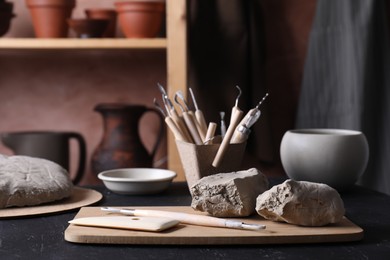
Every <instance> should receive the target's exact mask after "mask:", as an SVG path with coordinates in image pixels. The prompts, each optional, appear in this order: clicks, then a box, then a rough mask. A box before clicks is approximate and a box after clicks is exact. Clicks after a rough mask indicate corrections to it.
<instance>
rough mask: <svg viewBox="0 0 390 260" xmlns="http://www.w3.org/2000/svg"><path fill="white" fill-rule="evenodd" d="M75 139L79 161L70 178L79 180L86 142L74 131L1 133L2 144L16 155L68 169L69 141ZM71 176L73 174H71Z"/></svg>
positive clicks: (76, 181) (75, 182) (82, 167)
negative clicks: (38, 159)
mask: <svg viewBox="0 0 390 260" xmlns="http://www.w3.org/2000/svg"><path fill="white" fill-rule="evenodd" d="M71 139H75V140H76V141H77V143H78V147H79V163H78V168H77V171H76V174H74V177H73V178H72V181H73V183H74V184H77V183H79V182H80V180H81V179H82V177H83V174H84V170H85V159H86V158H85V157H86V144H85V140H84V138H83V136H82V135H80V134H79V133H76V132H54V131H29V132H10V133H2V134H1V140H2V142H3V144H4V145H5V146H7V147H9V148H10V149H12V150H13V152H14V154H16V155H27V156H31V157H38V158H43V159H47V160H50V161H53V162H55V163H57V164H59V165H61V166H62V167H63V168H65V169H66V170H68V171H69V154H70V152H69V142H70V140H71ZM71 176H73V175H71Z"/></svg>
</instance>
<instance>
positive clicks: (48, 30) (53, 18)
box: [26, 0, 76, 38]
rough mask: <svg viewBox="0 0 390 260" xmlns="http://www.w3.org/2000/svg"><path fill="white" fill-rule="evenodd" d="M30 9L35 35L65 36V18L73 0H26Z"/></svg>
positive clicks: (68, 15) (70, 13) (73, 2)
mask: <svg viewBox="0 0 390 260" xmlns="http://www.w3.org/2000/svg"><path fill="white" fill-rule="evenodd" d="M26 4H27V6H28V8H29V10H30V14H31V18H32V22H33V26H34V31H35V36H36V37H38V38H65V37H67V36H68V24H67V19H68V18H70V17H71V15H72V11H73V8H74V7H75V5H76V1H75V0H26Z"/></svg>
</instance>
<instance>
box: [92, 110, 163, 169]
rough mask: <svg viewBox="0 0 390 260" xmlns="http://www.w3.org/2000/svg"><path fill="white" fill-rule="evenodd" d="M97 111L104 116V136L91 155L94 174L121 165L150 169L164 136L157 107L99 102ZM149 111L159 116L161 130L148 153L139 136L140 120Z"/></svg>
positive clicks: (121, 166)
mask: <svg viewBox="0 0 390 260" xmlns="http://www.w3.org/2000/svg"><path fill="white" fill-rule="evenodd" d="M95 111H97V112H99V113H100V114H101V115H102V117H103V126H104V133H103V138H102V140H101V142H100V144H99V145H98V147H97V148H96V149H95V151H94V152H93V154H92V161H91V168H92V173H93V174H96V175H97V174H98V173H100V172H102V171H106V170H111V169H119V168H151V167H153V159H154V155H155V153H156V150H157V147H158V145H159V143H160V141H161V138H162V136H163V119H162V118H161V116H160V114H159V113H158V111H157V110H155V109H152V108H147V107H145V106H141V105H129V104H121V103H112V104H98V105H97V106H96V107H95ZM146 112H154V113H156V114H157V115H158V116H159V118H160V120H161V121H160V131H159V134H158V136H157V138H156V143H155V145H154V147H153V149H152V151H151V152H150V153H149V152H148V151H147V150H146V148H145V147H144V145H143V143H142V141H141V138H140V135H139V123H140V119H141V118H142V116H143V115H144V114H145V113H146Z"/></svg>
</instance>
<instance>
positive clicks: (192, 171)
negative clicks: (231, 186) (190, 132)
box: [176, 140, 246, 190]
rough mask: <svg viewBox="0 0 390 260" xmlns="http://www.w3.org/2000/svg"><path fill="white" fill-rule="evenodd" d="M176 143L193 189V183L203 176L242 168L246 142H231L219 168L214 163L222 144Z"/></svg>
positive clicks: (189, 185)
mask: <svg viewBox="0 0 390 260" xmlns="http://www.w3.org/2000/svg"><path fill="white" fill-rule="evenodd" d="M176 145H177V149H178V151H179V156H180V159H181V163H182V165H183V168H184V173H185V176H186V179H187V184H188V187H189V188H190V190H191V187H192V185H193V184H195V183H196V182H197V181H198V180H199V179H201V178H202V177H205V176H208V175H212V174H216V173H221V172H232V171H237V170H240V167H241V163H242V159H243V157H244V152H245V147H246V142H244V143H239V144H229V146H228V149H227V151H226V154H225V155H224V157H223V160H222V163H221V165H220V166H219V167H217V168H215V167H213V166H212V163H213V160H214V157H215V155H216V154H217V151H218V148H219V146H220V144H208V145H196V144H193V143H187V142H183V141H179V140H176Z"/></svg>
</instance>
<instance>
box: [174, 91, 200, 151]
mask: <svg viewBox="0 0 390 260" xmlns="http://www.w3.org/2000/svg"><path fill="white" fill-rule="evenodd" d="M178 98H180V99H181V100H182V101H183V103H184V106H183V105H182V104H181V103H180V102H179V100H178ZM174 100H175V102H176V104H177V105H178V106H179V107H180V109H181V110H182V115H183V118H184V122H185V124H186V125H187V128H188V130H189V132H190V134H191V136H192V139H193V140H194V141H195V144H197V145H201V144H202V143H203V141H202V139H201V137H200V135H199V133H198V129H197V127H196V123H195V119H194V118H193V117H192V116H191V115H190V113H189V111H188V110H189V109H188V108H189V107H188V105H187V103H186V101H185V100H184V96H183V95H182V94H181V93H180V92H179V91H178V92H176V93H175V97H174Z"/></svg>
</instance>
